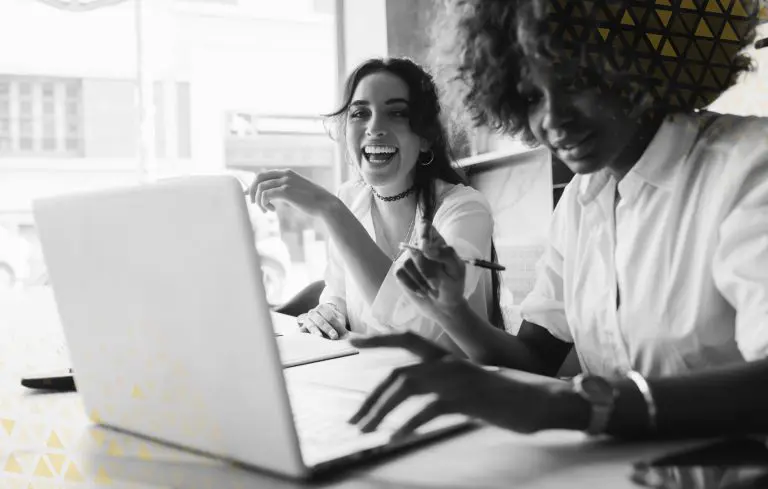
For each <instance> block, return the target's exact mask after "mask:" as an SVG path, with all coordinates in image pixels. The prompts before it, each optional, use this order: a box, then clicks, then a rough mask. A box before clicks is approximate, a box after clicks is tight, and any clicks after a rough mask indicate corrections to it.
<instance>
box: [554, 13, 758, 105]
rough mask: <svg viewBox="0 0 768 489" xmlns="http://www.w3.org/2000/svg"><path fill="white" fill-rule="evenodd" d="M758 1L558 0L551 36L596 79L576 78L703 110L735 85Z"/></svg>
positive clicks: (667, 103)
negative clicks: (737, 63)
mask: <svg viewBox="0 0 768 489" xmlns="http://www.w3.org/2000/svg"><path fill="white" fill-rule="evenodd" d="M759 7H760V6H759V4H758V2H756V1H752V0H655V1H649V0H645V1H638V0H625V1H622V2H616V1H610V0H581V1H572V0H552V1H551V2H550V10H549V12H548V14H549V15H548V17H547V20H548V30H549V34H550V35H551V36H552V37H553V38H554V39H555V40H556V41H557V42H558V43H559V44H560V45H562V46H563V47H564V53H563V54H565V55H566V57H565V58H562V59H560V60H555V62H556V63H557V62H570V63H573V60H579V61H580V64H581V66H583V67H586V68H587V70H586V71H587V72H593V73H600V74H603V75H604V76H602V77H600V79H598V80H588V79H587V78H586V76H585V77H577V78H576V80H575V81H574V82H575V83H589V84H593V85H598V86H599V87H600V88H601V89H604V90H608V89H611V88H613V85H615V84H616V82H619V81H621V82H623V83H620V84H618V85H617V87H618V88H620V89H621V90H622V91H626V92H627V94H629V93H631V91H632V90H637V89H640V90H641V91H643V92H644V93H648V94H649V95H650V96H651V97H652V98H653V101H654V102H655V103H654V106H656V107H664V108H665V109H667V110H670V109H671V110H675V109H677V110H691V109H697V108H703V107H706V106H707V105H709V104H710V103H711V102H712V101H713V100H714V99H716V98H717V97H718V96H719V95H720V94H721V93H722V92H723V91H724V90H725V89H726V88H727V87H728V86H730V85H731V84H732V83H733V77H734V75H735V74H736V73H737V72H738V71H739V70H738V68H737V66H736V65H735V64H734V60H735V59H736V58H737V56H738V54H739V53H740V51H741V50H742V49H743V48H744V47H745V46H746V45H747V43H748V40H747V36H748V35H749V34H750V33H752V32H753V31H754V27H755V25H756V24H757V18H758V11H759Z"/></svg>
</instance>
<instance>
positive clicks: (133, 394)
mask: <svg viewBox="0 0 768 489" xmlns="http://www.w3.org/2000/svg"><path fill="white" fill-rule="evenodd" d="M131 397H133V398H134V399H143V398H144V393H143V392H141V389H139V386H138V385H134V386H133V390H132V391H131Z"/></svg>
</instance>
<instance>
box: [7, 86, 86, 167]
mask: <svg viewBox="0 0 768 489" xmlns="http://www.w3.org/2000/svg"><path fill="white" fill-rule="evenodd" d="M81 109H82V83H81V81H80V80H77V79H67V78H35V77H23V76H9V75H0V157H8V156H81V154H82V149H83V148H82V146H83V144H82V141H83V136H82V110H81Z"/></svg>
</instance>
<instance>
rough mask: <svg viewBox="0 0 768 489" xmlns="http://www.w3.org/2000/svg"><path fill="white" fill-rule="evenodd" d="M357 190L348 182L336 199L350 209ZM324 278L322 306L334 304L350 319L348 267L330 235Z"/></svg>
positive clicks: (321, 296)
mask: <svg viewBox="0 0 768 489" xmlns="http://www.w3.org/2000/svg"><path fill="white" fill-rule="evenodd" d="M356 188H357V187H356V186H355V184H354V182H347V183H345V184H343V185H342V186H341V188H339V191H338V193H337V194H336V197H338V198H339V199H340V200H341V201H342V202H343V203H344V205H346V206H347V207H349V204H350V202H351V200H352V199H353V198H354V195H355V190H356ZM323 278H324V279H325V288H324V289H323V292H322V293H321V294H320V304H324V303H326V302H332V303H333V304H335V305H336V307H337V308H338V309H339V311H341V312H342V313H343V314H344V317H348V316H347V289H346V287H347V284H346V267H345V265H344V260H343V258H342V256H341V253H340V252H339V248H338V246H337V245H336V243H335V242H334V240H333V238H332V237H330V235H329V238H328V244H327V246H326V266H325V274H324V276H323Z"/></svg>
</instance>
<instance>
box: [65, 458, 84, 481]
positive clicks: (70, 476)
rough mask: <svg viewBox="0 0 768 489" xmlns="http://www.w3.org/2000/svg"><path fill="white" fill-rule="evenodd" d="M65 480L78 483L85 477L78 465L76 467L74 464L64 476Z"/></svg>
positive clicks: (72, 463)
mask: <svg viewBox="0 0 768 489" xmlns="http://www.w3.org/2000/svg"><path fill="white" fill-rule="evenodd" d="M64 478H65V479H66V480H68V481H76V482H80V481H82V480H84V479H83V475H82V474H81V473H80V471H79V470H77V465H75V463H74V462H70V463H69V468H68V469H67V473H66V474H65V475H64Z"/></svg>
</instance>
